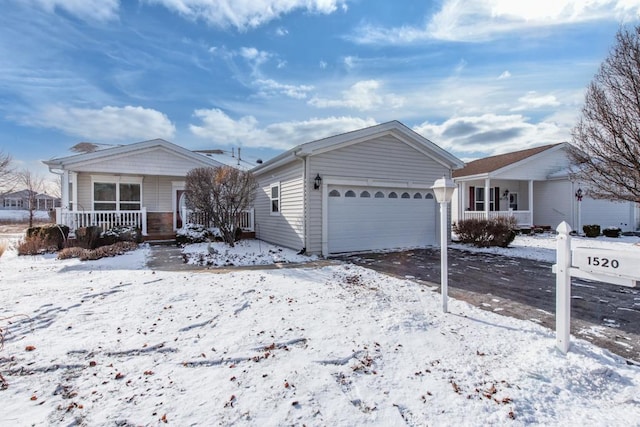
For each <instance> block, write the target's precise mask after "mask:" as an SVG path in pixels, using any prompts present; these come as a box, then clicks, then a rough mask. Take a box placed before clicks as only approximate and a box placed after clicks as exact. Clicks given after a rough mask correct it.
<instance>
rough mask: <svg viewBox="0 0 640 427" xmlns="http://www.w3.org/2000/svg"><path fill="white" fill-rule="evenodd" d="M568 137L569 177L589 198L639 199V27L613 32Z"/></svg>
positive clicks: (635, 200) (636, 200)
mask: <svg viewBox="0 0 640 427" xmlns="http://www.w3.org/2000/svg"><path fill="white" fill-rule="evenodd" d="M572 136H573V145H574V149H573V150H570V155H571V157H572V160H573V161H574V162H575V163H576V165H577V167H576V170H575V171H574V174H573V178H574V179H576V180H579V181H581V182H584V183H587V184H588V187H589V195H590V196H591V197H594V198H599V199H609V200H626V201H632V202H640V27H637V26H636V27H635V28H633V29H629V28H625V27H623V28H621V29H620V30H619V31H618V33H617V34H616V44H615V45H614V47H613V48H612V50H611V52H610V53H609V56H608V57H607V58H606V59H605V61H604V62H603V63H602V65H601V66H600V69H599V71H598V73H597V74H596V75H595V77H594V79H593V81H592V82H591V84H590V85H589V87H588V88H587V93H586V97H585V104H584V106H583V108H582V116H581V118H580V120H579V122H578V124H577V125H576V126H575V128H574V129H573V131H572Z"/></svg>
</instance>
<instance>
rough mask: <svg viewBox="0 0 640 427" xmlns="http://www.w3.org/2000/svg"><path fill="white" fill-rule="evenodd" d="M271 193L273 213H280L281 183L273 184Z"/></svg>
mask: <svg viewBox="0 0 640 427" xmlns="http://www.w3.org/2000/svg"><path fill="white" fill-rule="evenodd" d="M269 195H270V197H269V198H270V199H271V215H280V183H277V184H271V188H270V191H269Z"/></svg>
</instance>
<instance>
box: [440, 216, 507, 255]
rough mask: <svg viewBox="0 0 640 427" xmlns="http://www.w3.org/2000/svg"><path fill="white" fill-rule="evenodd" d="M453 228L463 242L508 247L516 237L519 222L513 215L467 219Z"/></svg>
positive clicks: (478, 245)
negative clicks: (487, 218)
mask: <svg viewBox="0 0 640 427" xmlns="http://www.w3.org/2000/svg"><path fill="white" fill-rule="evenodd" d="M452 228H453V232H454V233H456V234H457V236H458V239H459V240H460V241H461V242H462V243H470V244H472V245H474V246H477V247H481V248H487V247H490V246H499V247H501V248H506V247H507V246H509V244H511V242H513V239H515V237H516V230H517V223H516V220H515V218H511V217H500V218H493V219H489V220H486V219H466V220H462V221H459V222H458V223H455V224H453V227H452Z"/></svg>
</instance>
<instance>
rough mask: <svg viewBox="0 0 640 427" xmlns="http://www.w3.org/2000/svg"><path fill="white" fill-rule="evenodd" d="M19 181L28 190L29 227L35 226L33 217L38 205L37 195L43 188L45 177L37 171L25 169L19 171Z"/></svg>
mask: <svg viewBox="0 0 640 427" xmlns="http://www.w3.org/2000/svg"><path fill="white" fill-rule="evenodd" d="M19 181H20V184H21V185H22V186H24V187H25V189H26V190H27V198H28V202H29V203H28V206H27V208H28V209H29V228H31V227H33V218H34V216H35V212H36V209H37V207H38V205H37V196H38V193H40V192H41V191H42V190H43V187H44V179H43V178H42V177H40V176H38V175H36V174H35V173H33V172H31V171H29V170H27V169H24V170H23V171H22V172H20V173H19Z"/></svg>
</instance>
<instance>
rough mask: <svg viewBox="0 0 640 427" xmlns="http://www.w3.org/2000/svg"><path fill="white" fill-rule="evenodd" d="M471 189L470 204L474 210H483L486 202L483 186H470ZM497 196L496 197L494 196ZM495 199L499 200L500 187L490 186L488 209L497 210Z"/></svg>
mask: <svg viewBox="0 0 640 427" xmlns="http://www.w3.org/2000/svg"><path fill="white" fill-rule="evenodd" d="M471 188H472V189H473V191H472V193H471V194H472V196H473V197H472V200H471V206H472V207H473V208H474V210H476V211H483V210H484V204H485V202H486V200H487V199H486V197H485V194H484V187H471ZM496 196H497V197H496ZM495 200H498V201H499V200H500V188H499V187H495V188H490V189H489V210H490V211H495V210H498V209H496V203H495Z"/></svg>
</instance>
